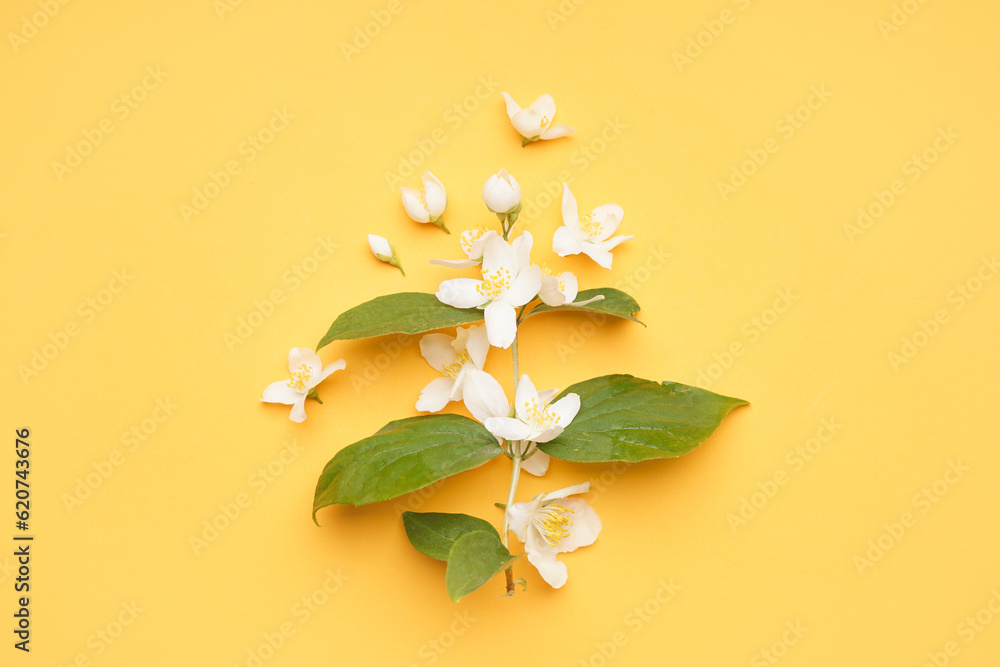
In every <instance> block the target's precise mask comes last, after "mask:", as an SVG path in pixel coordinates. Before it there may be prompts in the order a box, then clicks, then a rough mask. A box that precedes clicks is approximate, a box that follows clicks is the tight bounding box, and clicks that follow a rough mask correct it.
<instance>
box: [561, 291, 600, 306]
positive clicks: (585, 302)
mask: <svg viewBox="0 0 1000 667" xmlns="http://www.w3.org/2000/svg"><path fill="white" fill-rule="evenodd" d="M603 300H604V295H603V294H598V295H597V296H592V297H590V298H589V299H584V300H583V301H574V302H573V303H568V304H566V305H567V306H586V305H588V304H591V303H594V302H595V301H603Z"/></svg>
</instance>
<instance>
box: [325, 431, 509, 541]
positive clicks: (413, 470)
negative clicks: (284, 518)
mask: <svg viewBox="0 0 1000 667" xmlns="http://www.w3.org/2000/svg"><path fill="white" fill-rule="evenodd" d="M502 453H503V450H501V449H500V445H498V444H497V439H496V438H495V437H493V435H492V434H490V432H489V431H487V430H486V429H485V428H483V426H482V425H481V424H479V423H478V422H475V421H473V420H471V419H469V418H468V417H462V416H461V415H422V416H420V417H410V418H408V419H400V420H398V421H394V422H389V423H388V424H386V425H385V426H384V427H383V428H382V429H381V430H380V431H379V432H378V433H376V434H375V435H373V436H371V437H369V438H365V439H364V440H360V441H358V442H356V443H354V444H353V445H348V446H347V447H345V448H344V449H342V450H341V451H340V452H338V453H337V455H336V456H334V457H333V459H331V460H330V462H329V463H327V464H326V468H324V469H323V473H322V474H321V475H320V477H319V481H318V482H317V483H316V495H315V498H314V499H313V520H314V521H315V519H316V512H317V511H318V510H319V509H321V508H323V507H326V506H327V505H335V504H339V505H347V504H351V505H365V504H367V503H374V502H378V501H380V500H389V499H390V498H395V497H397V496H401V495H403V494H404V493H409V492H410V491H416V490H417V489H420V488H423V487H425V486H427V485H428V484H431V483H433V482H436V481H437V480H439V479H444V478H445V477H449V476H451V475H454V474H456V473H460V472H463V471H465V470H470V469H472V468H475V467H477V466H480V465H482V464H484V463H486V462H487V461H489V460H490V459H492V458H494V457H495V456H498V455H500V454H502Z"/></svg>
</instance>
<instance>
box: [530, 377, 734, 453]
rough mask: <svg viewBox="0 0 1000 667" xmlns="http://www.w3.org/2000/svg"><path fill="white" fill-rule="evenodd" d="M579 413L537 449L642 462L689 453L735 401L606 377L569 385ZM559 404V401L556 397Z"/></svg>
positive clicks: (674, 385)
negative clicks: (553, 438)
mask: <svg viewBox="0 0 1000 667" xmlns="http://www.w3.org/2000/svg"><path fill="white" fill-rule="evenodd" d="M571 392H572V393H576V394H579V395H580V412H579V414H577V416H576V418H575V419H574V420H573V422H572V423H571V424H570V425H569V426H567V427H566V430H564V431H563V432H562V434H560V435H559V437H558V438H556V439H555V440H552V441H551V442H548V443H545V444H543V445H539V449H541V450H542V451H543V452H546V453H547V454H549V455H551V456H554V457H556V458H559V459H563V460H565V461H585V462H587V461H645V460H647V459H662V458H670V457H673V456H680V455H681V454H687V453H688V452H689V451H691V450H692V449H694V448H695V447H697V446H698V445H700V444H701V443H702V442H704V441H705V440H707V439H708V437H709V436H710V435H712V433H713V432H714V431H715V429H717V428H718V427H719V424H720V423H722V419H723V418H724V417H725V416H726V415H727V414H729V411H730V410H732V409H733V408H735V407H737V406H740V405H746V404H747V402H746V401H744V400H741V399H738V398H730V397H728V396H721V395H719V394H714V393H712V392H710V391H708V390H705V389H699V388H697V387H689V386H687V385H684V384H679V383H676V382H663V383H660V382H652V381H650V380H642V379H640V378H636V377H632V376H631V375H605V376H603V377H598V378H593V379H591V380H586V381H584V382H579V383H577V384H575V385H573V386H572V387H568V388H567V389H566V391H564V392H562V394H560V396H563V395H566V394H568V393H571ZM557 400H558V399H557Z"/></svg>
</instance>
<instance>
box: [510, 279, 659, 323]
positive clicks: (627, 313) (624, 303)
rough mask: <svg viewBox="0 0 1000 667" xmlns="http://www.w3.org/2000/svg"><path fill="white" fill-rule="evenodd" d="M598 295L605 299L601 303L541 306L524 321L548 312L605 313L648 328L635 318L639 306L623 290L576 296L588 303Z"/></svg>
mask: <svg viewBox="0 0 1000 667" xmlns="http://www.w3.org/2000/svg"><path fill="white" fill-rule="evenodd" d="M598 294H603V295H604V298H603V299H601V300H600V301H594V302H592V303H588V304H587V305H585V306H547V305H545V304H544V303H543V304H541V305H540V306H536V307H535V308H534V309H532V310H531V311H530V312H529V313H528V314H527V315H525V316H524V319H527V318H528V317H531V316H532V315H534V314H535V313H546V312H553V311H557V312H564V313H573V312H580V311H586V312H592V313H604V314H605V315H614V316H615V317H621V318H623V319H626V320H632V321H633V322H639V324H642V326H646V325H645V324H643V323H642V322H640V321H639V320H637V319H636V318H635V317H633V316H634V315H635V314H636V313H638V312H639V304H638V303H637V302H636V300H635V299H633V298H632V297H630V296H629V295H628V294H626V293H625V292H623V291H621V290H617V289H615V288H613V287H598V288H597V289H586V290H583V291H582V292H580V293H579V294H577V295H576V300H577V301H586V300H587V299H592V298H594V297H595V296H597V295H598Z"/></svg>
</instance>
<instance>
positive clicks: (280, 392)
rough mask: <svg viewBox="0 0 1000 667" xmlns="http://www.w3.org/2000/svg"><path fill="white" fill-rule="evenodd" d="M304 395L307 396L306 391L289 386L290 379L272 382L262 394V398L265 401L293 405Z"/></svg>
mask: <svg viewBox="0 0 1000 667" xmlns="http://www.w3.org/2000/svg"><path fill="white" fill-rule="evenodd" d="M303 396H305V393H304V392H301V391H295V390H294V389H292V388H291V387H289V386H288V380H282V381H280V382H272V383H271V384H269V385H267V389H265V390H264V395H263V396H261V398H260V400H261V401H263V402H264V403H281V404H282V405H292V404H293V403H295V402H296V401H298V400H299V399H301V398H302V397H303Z"/></svg>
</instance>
